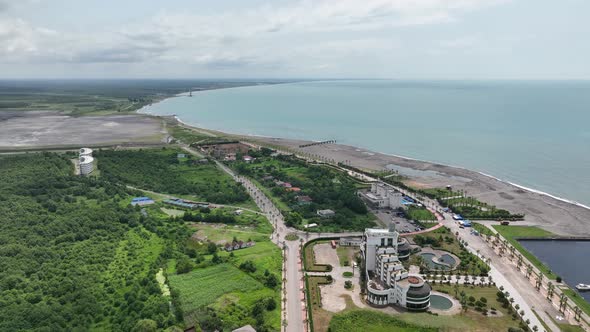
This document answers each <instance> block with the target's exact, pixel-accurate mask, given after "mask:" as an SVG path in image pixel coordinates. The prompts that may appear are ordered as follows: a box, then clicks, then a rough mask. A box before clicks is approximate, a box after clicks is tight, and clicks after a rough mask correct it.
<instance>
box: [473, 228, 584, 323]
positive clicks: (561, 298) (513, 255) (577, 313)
mask: <svg viewBox="0 0 590 332" xmlns="http://www.w3.org/2000/svg"><path fill="white" fill-rule="evenodd" d="M484 236H485V235H484ZM485 238H486V240H487V242H488V243H489V244H490V245H491V247H492V249H498V254H499V256H500V257H507V258H508V259H509V260H510V262H515V263H516V268H517V270H518V271H521V272H523V273H524V275H525V276H526V278H527V279H528V280H529V281H532V282H534V284H535V289H536V290H537V291H538V292H539V293H540V292H541V289H542V288H543V284H544V283H546V287H545V288H546V289H547V296H546V298H547V300H548V301H549V302H551V303H554V302H553V301H554V299H555V296H558V299H557V301H558V302H557V303H554V304H556V305H557V307H558V310H559V312H561V313H562V314H565V313H566V310H567V309H568V307H570V309H571V310H572V311H573V313H574V319H575V320H576V321H580V320H581V316H582V309H581V308H580V307H578V306H577V305H575V304H571V305H570V304H569V302H568V300H569V298H568V297H567V295H566V294H565V293H560V294H556V286H555V284H554V283H553V282H552V281H551V280H549V279H548V278H546V277H545V275H544V274H543V273H542V272H541V271H535V269H534V267H533V265H532V264H531V263H530V262H528V261H526V262H525V259H524V257H523V256H522V254H520V253H519V252H517V249H516V248H515V247H514V246H512V245H511V244H510V243H509V242H508V241H507V240H506V239H503V238H500V234H499V233H495V234H494V235H493V236H490V235H488V236H485Z"/></svg>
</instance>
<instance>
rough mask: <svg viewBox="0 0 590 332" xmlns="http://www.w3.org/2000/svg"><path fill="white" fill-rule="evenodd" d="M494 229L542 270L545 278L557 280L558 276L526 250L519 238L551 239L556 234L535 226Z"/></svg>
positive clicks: (495, 226)
mask: <svg viewBox="0 0 590 332" xmlns="http://www.w3.org/2000/svg"><path fill="white" fill-rule="evenodd" d="M493 227H494V229H495V230H496V231H497V232H498V233H500V235H502V236H503V237H504V238H506V240H507V241H508V242H510V244H511V245H512V246H514V248H516V249H517V250H518V251H519V252H520V253H521V254H522V255H523V256H524V257H526V258H527V259H528V260H529V261H530V262H531V263H532V264H533V265H534V266H535V267H536V268H538V269H539V270H541V272H543V274H545V276H547V277H548V278H550V279H555V278H556V277H557V275H556V274H555V273H553V272H552V271H551V270H550V269H549V267H548V266H547V265H545V264H543V263H542V262H541V261H540V260H539V259H538V258H537V257H535V255H533V254H532V253H530V252H529V251H528V250H526V249H525V248H524V247H523V246H522V245H521V244H520V242H518V240H517V239H518V238H520V237H527V238H535V237H537V238H543V237H550V236H553V235H554V234H553V233H551V232H548V231H546V230H544V229H541V228H539V227H535V226H512V225H511V226H503V225H494V226H493Z"/></svg>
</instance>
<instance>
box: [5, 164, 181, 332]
mask: <svg viewBox="0 0 590 332" xmlns="http://www.w3.org/2000/svg"><path fill="white" fill-rule="evenodd" d="M0 170H1V171H0V183H2V186H0V202H1V204H0V223H1V225H2V232H1V233H0V244H1V245H0V267H1V268H0V271H1V272H0V330H2V331H18V330H36V331H58V330H87V329H90V328H93V327H95V328H98V329H106V330H118V331H129V330H131V329H132V328H133V327H134V326H135V324H136V323H137V322H138V321H139V320H140V319H142V318H149V319H151V320H153V321H155V322H156V323H157V325H158V326H159V327H161V328H165V327H168V326H171V325H173V324H174V323H175V317H174V316H173V315H172V314H171V312H170V310H169V307H168V304H167V301H166V300H165V299H164V298H163V297H162V295H161V292H160V289H159V287H158V285H157V282H156V280H155V278H154V276H155V272H154V269H155V268H156V266H157V264H158V260H157V257H158V255H159V252H158V251H159V250H161V245H160V246H154V244H152V243H148V242H149V241H147V240H149V239H151V238H152V237H153V236H154V235H152V233H150V232H148V231H146V230H145V229H144V225H147V223H148V220H147V219H146V218H143V217H142V215H141V214H140V212H139V211H137V210H136V209H134V208H131V207H127V206H126V205H125V204H121V201H122V200H123V199H125V198H126V197H127V195H128V192H127V190H126V189H125V187H123V186H120V185H116V184H112V183H110V182H107V181H103V180H98V179H96V178H84V177H77V176H73V175H72V172H73V167H72V163H71V162H70V161H69V160H68V159H66V158H65V157H63V156H60V155H56V154H49V153H44V154H31V155H20V156H11V157H1V158H0ZM134 237H138V238H139V239H144V240H143V241H135V243H134V246H133V248H128V249H127V253H126V255H125V256H126V258H127V260H129V261H128V262H127V264H126V265H125V270H124V271H123V270H113V269H114V268H115V267H116V266H114V265H112V263H113V257H115V256H116V253H117V251H118V250H119V247H120V245H125V244H126V243H128V242H129V238H134ZM144 246H151V247H152V248H148V249H151V250H153V251H154V252H153V253H152V254H151V256H152V258H153V260H152V261H151V262H143V261H137V260H134V259H133V257H134V256H133V254H134V253H135V252H140V251H144V250H147V249H146V248H144ZM138 256H139V257H138V258H143V257H144V256H143V255H138Z"/></svg>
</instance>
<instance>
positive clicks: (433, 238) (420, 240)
mask: <svg viewBox="0 0 590 332" xmlns="http://www.w3.org/2000/svg"><path fill="white" fill-rule="evenodd" d="M408 238H409V239H411V240H412V241H413V242H414V243H415V244H417V245H419V246H421V247H424V246H430V247H432V248H433V249H438V250H443V251H447V252H450V253H452V254H454V255H455V256H457V257H458V258H459V259H460V262H459V265H458V266H457V267H456V269H455V272H460V273H463V274H470V275H477V276H485V275H487V273H488V271H489V267H488V266H487V265H486V264H485V263H484V262H483V261H482V260H481V259H480V258H479V257H477V256H475V255H474V254H472V253H470V252H469V251H468V250H467V249H466V248H465V246H464V245H463V244H462V243H460V242H459V241H458V240H457V238H456V237H455V235H454V234H453V233H452V232H451V231H450V230H449V229H448V228H446V227H441V228H439V229H436V230H434V231H431V232H428V233H424V234H419V235H413V236H409V237H408ZM410 263H411V264H414V265H417V266H420V269H421V270H422V271H423V272H427V271H429V272H435V271H436V270H433V269H432V268H429V266H428V264H427V262H425V261H424V259H422V258H421V257H419V255H417V254H414V255H412V256H411V257H410ZM439 272H440V271H439Z"/></svg>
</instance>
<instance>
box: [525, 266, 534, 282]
mask: <svg viewBox="0 0 590 332" xmlns="http://www.w3.org/2000/svg"><path fill="white" fill-rule="evenodd" d="M532 272H533V266H532V265H531V263H528V264H527V265H526V277H527V279H530V277H531V273H532Z"/></svg>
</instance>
